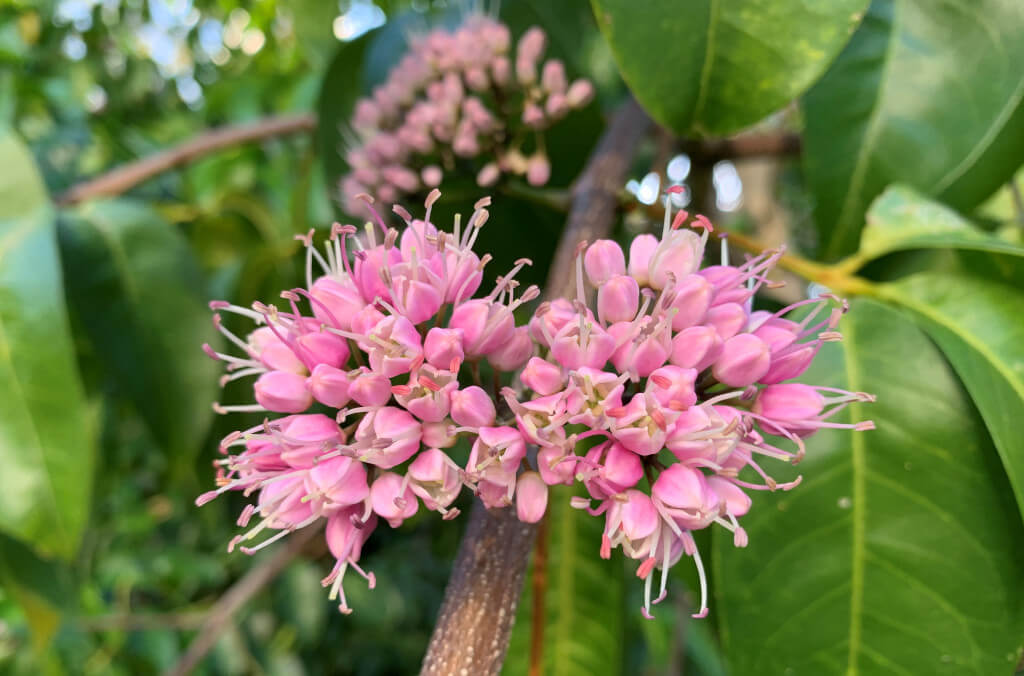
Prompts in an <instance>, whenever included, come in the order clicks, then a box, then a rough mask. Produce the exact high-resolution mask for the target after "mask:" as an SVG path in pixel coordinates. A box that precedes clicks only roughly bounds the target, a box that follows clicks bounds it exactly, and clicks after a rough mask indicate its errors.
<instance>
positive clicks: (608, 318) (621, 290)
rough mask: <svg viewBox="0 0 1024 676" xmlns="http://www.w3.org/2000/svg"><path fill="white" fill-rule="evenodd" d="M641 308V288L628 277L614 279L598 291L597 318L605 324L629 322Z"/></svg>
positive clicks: (622, 276)
mask: <svg viewBox="0 0 1024 676" xmlns="http://www.w3.org/2000/svg"><path fill="white" fill-rule="evenodd" d="M639 308H640V286H639V285H638V284H637V283H636V280H635V279H633V278H632V277H629V276H627V275H618V276H616V277H612V278H611V279H609V280H608V281H607V282H605V283H604V284H602V285H601V288H600V289H598V290H597V316H598V317H600V318H601V321H604V322H628V321H630V320H632V319H633V318H634V317H636V313H637V310H638V309H639Z"/></svg>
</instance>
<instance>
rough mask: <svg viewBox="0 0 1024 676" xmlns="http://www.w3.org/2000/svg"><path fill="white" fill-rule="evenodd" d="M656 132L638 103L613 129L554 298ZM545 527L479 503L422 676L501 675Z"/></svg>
mask: <svg viewBox="0 0 1024 676" xmlns="http://www.w3.org/2000/svg"><path fill="white" fill-rule="evenodd" d="M650 126H651V121H650V119H649V118H648V117H647V114H646V113H644V111H643V109H641V108H640V106H639V105H637V103H636V102H635V101H632V100H630V101H629V102H628V103H626V104H625V105H624V106H622V108H620V109H619V110H618V112H617V113H616V114H615V117H614V118H613V119H612V121H611V123H610V124H609V125H608V128H607V129H606V130H605V132H604V135H603V136H602V137H601V140H600V142H599V143H598V145H597V148H595V149H594V152H593V154H592V155H591V156H590V159H589V160H588V161H587V166H586V168H585V169H584V170H583V173H582V174H581V175H580V178H579V181H578V183H577V184H576V187H575V189H574V190H573V204H572V209H571V210H570V212H569V218H568V222H567V224H566V227H565V230H564V231H563V233H562V238H561V241H560V242H559V245H558V249H557V251H556V252H555V258H554V264H553V265H552V268H551V272H550V273H549V279H548V284H547V287H548V292H547V297H548V298H549V299H550V298H556V297H558V296H561V295H563V294H564V293H569V294H570V295H572V294H573V293H574V292H573V258H574V255H575V252H576V246H577V245H578V244H579V242H581V241H584V240H594V239H599V238H601V237H606V236H607V235H608V233H609V232H611V229H612V226H613V225H614V223H615V218H616V214H617V211H618V210H617V206H618V194H619V191H620V190H621V189H622V187H623V185H624V184H625V180H626V172H627V171H628V170H629V165H630V161H631V159H632V157H633V153H634V151H635V150H636V147H637V146H638V145H639V143H640V141H641V140H642V139H643V137H644V135H645V134H646V132H647V130H648V129H649V128H650ZM537 528H538V527H537V525H536V524H524V523H521V522H520V521H519V520H518V519H517V518H516V514H515V511H514V510H513V509H512V508H510V507H507V508H505V509H492V510H488V509H486V508H484V506H483V504H482V503H480V501H479V500H477V501H476V502H475V504H474V506H473V511H472V514H471V515H470V521H469V526H468V527H467V529H466V534H465V535H464V536H463V538H462V543H461V544H460V545H459V552H458V555H457V556H456V559H455V565H454V567H453V569H452V574H451V577H450V578H449V580H448V588H447V589H446V590H445V597H444V602H443V603H442V604H441V611H440V613H439V614H438V619H437V624H436V625H435V627H434V634H433V636H431V638H430V645H429V646H427V653H426V655H425V656H424V658H423V666H422V668H421V671H420V673H421V674H423V675H430V676H441V675H445V676H447V675H448V674H460V673H461V674H473V676H489V675H491V674H498V673H499V672H500V671H501V665H502V663H503V662H504V660H505V651H506V650H508V641H509V636H510V634H511V632H512V623H513V621H514V620H515V615H516V605H517V604H518V602H519V595H520V592H521V591H522V587H523V578H524V576H525V574H526V565H527V562H528V560H529V556H530V550H531V549H532V546H533V541H534V538H535V537H536V534H537Z"/></svg>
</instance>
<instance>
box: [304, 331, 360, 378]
mask: <svg viewBox="0 0 1024 676" xmlns="http://www.w3.org/2000/svg"><path fill="white" fill-rule="evenodd" d="M296 342H298V344H299V351H300V354H302V356H303V358H304V359H305V360H306V361H307V365H308V366H309V368H310V369H313V368H314V367H316V365H317V364H326V365H328V366H333V367H335V368H341V367H342V366H344V365H345V362H347V361H348V357H349V350H348V343H347V342H345V339H344V338H342V337H341V336H338V335H335V334H333V333H328V332H326V331H321V332H316V333H307V334H305V335H303V336H299V339H298V341H296Z"/></svg>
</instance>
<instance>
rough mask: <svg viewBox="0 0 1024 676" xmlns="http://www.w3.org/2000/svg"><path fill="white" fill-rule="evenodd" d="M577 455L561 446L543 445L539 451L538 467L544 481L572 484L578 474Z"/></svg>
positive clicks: (554, 483)
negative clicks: (569, 452) (567, 452)
mask: <svg viewBox="0 0 1024 676" xmlns="http://www.w3.org/2000/svg"><path fill="white" fill-rule="evenodd" d="M577 460H579V458H577V457H576V456H575V455H567V454H566V452H565V449H563V448H561V447H559V446H542V447H541V449H540V450H539V451H538V452H537V469H538V470H539V471H540V476H541V478H542V479H543V480H544V483H546V484H548V485H549V486H554V485H556V484H566V485H572V482H573V479H574V478H575V474H576V462H577Z"/></svg>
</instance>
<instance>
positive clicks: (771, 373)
mask: <svg viewBox="0 0 1024 676" xmlns="http://www.w3.org/2000/svg"><path fill="white" fill-rule="evenodd" d="M820 346H821V343H817V342H815V343H808V344H807V345H803V346H801V347H799V348H796V349H794V350H786V351H785V352H784V353H783V354H781V355H779V356H773V357H772V365H771V367H770V368H769V369H768V373H766V374H764V377H762V378H761V382H762V383H765V384H774V383H781V382H782V381H784V380H791V379H793V378H797V377H799V376H800V375H801V374H803V372H804V371H806V370H807V368H808V367H809V366H810V365H811V361H813V360H814V356H815V355H816V354H817V353H818V348H819V347H820Z"/></svg>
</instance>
